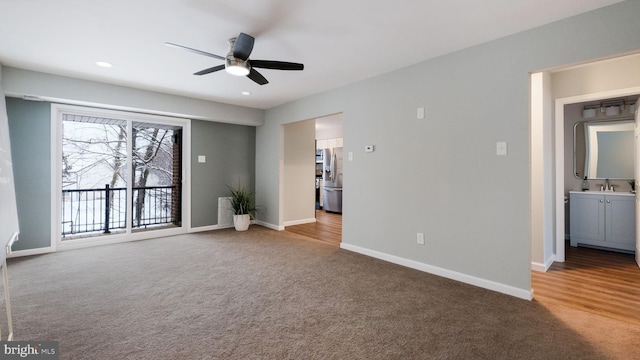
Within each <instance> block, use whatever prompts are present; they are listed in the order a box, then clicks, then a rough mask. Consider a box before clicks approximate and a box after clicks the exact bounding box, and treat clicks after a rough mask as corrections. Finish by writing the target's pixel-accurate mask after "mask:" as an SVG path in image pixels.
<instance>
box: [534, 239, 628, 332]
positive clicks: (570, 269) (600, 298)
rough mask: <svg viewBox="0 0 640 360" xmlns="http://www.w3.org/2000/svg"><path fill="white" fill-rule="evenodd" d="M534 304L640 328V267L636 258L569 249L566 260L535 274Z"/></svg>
mask: <svg viewBox="0 0 640 360" xmlns="http://www.w3.org/2000/svg"><path fill="white" fill-rule="evenodd" d="M531 285H532V288H533V290H534V301H538V302H540V303H541V304H543V305H544V304H555V305H562V306H566V307H570V308H574V309H577V310H581V311H585V312H588V313H592V314H596V315H601V316H605V317H608V318H612V319H616V320H620V321H625V322H629V323H632V324H636V325H640V268H639V267H638V265H637V264H636V262H635V259H634V256H633V255H629V254H621V253H616V252H611V251H603V250H596V249H590V248H584V247H578V248H575V247H571V246H567V248H566V261H565V262H564V263H554V264H553V265H552V266H551V268H550V269H549V271H547V272H546V273H543V272H539V271H532V274H531Z"/></svg>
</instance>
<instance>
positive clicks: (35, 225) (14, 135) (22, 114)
mask: <svg viewBox="0 0 640 360" xmlns="http://www.w3.org/2000/svg"><path fill="white" fill-rule="evenodd" d="M6 100H7V115H8V117H9V135H10V137H11V153H12V157H13V175H14V180H15V185H16V202H17V205H18V220H19V222H20V240H19V241H17V242H15V243H14V245H13V248H12V250H25V249H36V248H43V247H49V245H50V237H51V180H50V179H49V174H50V173H51V155H50V154H51V123H50V119H51V104H50V103H47V102H32V101H25V100H21V99H15V98H9V97H7V98H6Z"/></svg>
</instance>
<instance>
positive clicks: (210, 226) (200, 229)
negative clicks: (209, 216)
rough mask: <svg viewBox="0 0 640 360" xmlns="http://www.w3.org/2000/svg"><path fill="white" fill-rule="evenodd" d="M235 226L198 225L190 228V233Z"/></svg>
mask: <svg viewBox="0 0 640 360" xmlns="http://www.w3.org/2000/svg"><path fill="white" fill-rule="evenodd" d="M230 228H233V224H232V225H208V226H198V227H192V228H189V233H198V232H204V231H213V230H222V229H230Z"/></svg>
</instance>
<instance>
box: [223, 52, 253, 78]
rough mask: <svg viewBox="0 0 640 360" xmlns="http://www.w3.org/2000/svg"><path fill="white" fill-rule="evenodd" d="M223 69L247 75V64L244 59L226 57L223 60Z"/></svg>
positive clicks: (233, 73)
mask: <svg viewBox="0 0 640 360" xmlns="http://www.w3.org/2000/svg"><path fill="white" fill-rule="evenodd" d="M224 69H225V70H226V71H227V72H228V73H229V74H231V75H235V76H246V75H249V64H247V62H246V61H243V60H240V59H236V58H234V57H230V56H229V57H227V60H226V61H225V67H224Z"/></svg>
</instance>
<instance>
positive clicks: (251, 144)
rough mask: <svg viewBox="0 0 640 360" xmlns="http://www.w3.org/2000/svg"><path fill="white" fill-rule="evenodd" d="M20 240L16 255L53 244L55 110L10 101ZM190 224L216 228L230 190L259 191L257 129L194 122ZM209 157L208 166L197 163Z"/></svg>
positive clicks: (192, 123)
mask: <svg viewBox="0 0 640 360" xmlns="http://www.w3.org/2000/svg"><path fill="white" fill-rule="evenodd" d="M6 99H7V113H8V117H9V129H10V136H11V150H12V153H13V162H14V167H15V168H14V176H15V182H16V200H17V203H18V218H19V221H20V240H19V241H18V242H16V243H15V245H14V246H13V250H26V249H35V248H42V247H48V246H49V245H50V238H51V179H50V176H49V174H50V172H51V104H50V103H48V102H33V101H25V100H22V99H17V98H11V97H7V98H6ZM191 126H192V127H191V131H192V139H191V152H192V153H191V154H192V159H191V167H192V168H191V170H192V172H191V179H190V180H191V186H192V187H191V216H192V217H191V224H192V227H198V226H206V225H216V223H217V217H218V215H217V210H218V208H217V204H218V201H217V198H218V197H219V196H224V195H225V193H226V191H227V188H226V185H227V184H234V183H237V181H241V182H243V183H244V184H246V185H247V186H249V187H250V188H251V189H253V188H254V178H255V176H254V174H255V166H254V164H255V127H253V126H244V125H233V124H223V123H214V122H210V121H200V120H193V121H192V122H191ZM197 155H205V156H206V157H207V162H206V163H205V164H199V163H197Z"/></svg>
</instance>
